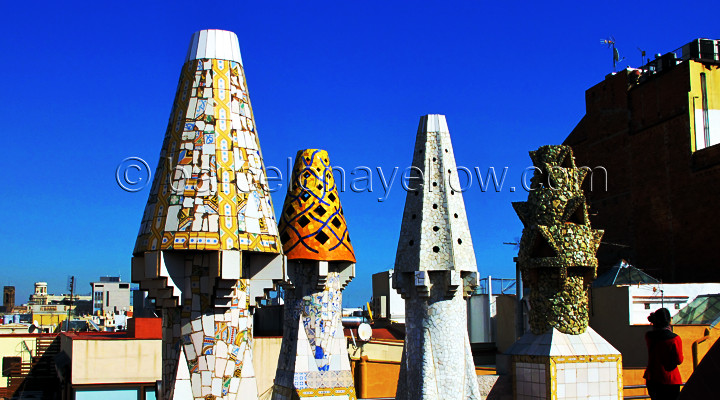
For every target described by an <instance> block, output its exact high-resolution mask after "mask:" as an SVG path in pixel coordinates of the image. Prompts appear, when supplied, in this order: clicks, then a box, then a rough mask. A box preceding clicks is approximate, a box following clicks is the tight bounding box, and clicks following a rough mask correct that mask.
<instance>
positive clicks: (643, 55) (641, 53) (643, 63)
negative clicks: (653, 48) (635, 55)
mask: <svg viewBox="0 0 720 400" xmlns="http://www.w3.org/2000/svg"><path fill="white" fill-rule="evenodd" d="M637 49H638V51H639V52H640V60H641V61H642V62H641V63H640V65H641V66H642V65H645V50H643V49H641V48H639V47H638V48H637Z"/></svg>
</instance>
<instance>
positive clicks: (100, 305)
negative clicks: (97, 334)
mask: <svg viewBox="0 0 720 400" xmlns="http://www.w3.org/2000/svg"><path fill="white" fill-rule="evenodd" d="M90 286H91V287H92V311H93V314H97V313H98V312H101V313H103V314H105V313H114V314H120V313H127V312H128V311H130V310H131V307H130V306H131V304H130V298H131V293H130V283H129V282H122V281H121V280H120V277H118V276H102V277H100V281H99V282H91V283H90Z"/></svg>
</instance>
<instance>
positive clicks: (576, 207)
mask: <svg viewBox="0 0 720 400" xmlns="http://www.w3.org/2000/svg"><path fill="white" fill-rule="evenodd" d="M530 158H531V159H532V161H533V165H534V167H535V171H534V174H533V178H532V180H531V188H532V190H531V191H530V193H529V194H528V200H527V201H526V202H517V203H513V207H514V208H515V211H516V212H517V214H518V217H520V220H521V221H522V223H523V227H524V228H523V234H522V238H521V239H520V250H519V252H518V257H517V263H518V265H519V266H520V269H521V270H522V276H523V282H524V283H525V284H526V285H527V287H529V288H530V313H529V320H530V328H531V329H532V331H533V333H535V334H536V335H539V334H542V333H544V332H545V331H547V330H548V329H550V328H555V329H558V330H559V331H561V332H565V333H569V334H580V333H583V332H584V331H585V329H586V328H587V326H588V318H589V317H588V288H589V286H590V284H591V283H592V281H593V280H594V279H595V274H596V269H597V263H598V262H597V258H596V257H595V253H596V252H597V249H598V246H599V245H600V239H601V238H602V235H603V231H600V230H597V229H592V228H591V227H590V219H589V217H588V212H587V204H586V202H585V194H584V192H583V189H582V183H583V180H584V179H585V177H586V175H587V170H586V169H582V168H577V167H576V166H575V158H574V157H573V153H572V149H571V148H570V147H569V146H542V147H540V148H539V149H537V150H536V151H531V152H530Z"/></svg>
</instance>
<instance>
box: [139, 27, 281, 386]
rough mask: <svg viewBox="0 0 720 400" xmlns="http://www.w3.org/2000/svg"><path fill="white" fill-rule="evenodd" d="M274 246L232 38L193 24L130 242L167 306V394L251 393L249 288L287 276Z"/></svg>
mask: <svg viewBox="0 0 720 400" xmlns="http://www.w3.org/2000/svg"><path fill="white" fill-rule="evenodd" d="M261 253H265V254H268V253H270V254H271V257H275V258H274V259H272V260H270V259H269V258H268V257H267V256H264V257H263V258H262V259H261V258H260V257H261ZM281 253H282V249H281V248H280V241H279V238H278V232H277V226H276V222H275V217H274V212H273V208H272V203H271V199H270V195H269V191H268V186H267V179H266V175H265V167H264V165H263V159H262V155H261V153H260V146H259V142H258V137H257V130H256V128H255V123H254V118H253V114H252V108H251V106H250V99H249V97H248V92H247V86H246V82H245V75H244V71H243V67H242V63H241V58H240V48H239V46H238V41H237V37H236V36H235V34H234V33H232V32H227V31H219V30H205V31H200V32H197V33H195V34H194V35H193V39H192V40H191V44H190V48H189V50H188V57H187V60H186V62H185V65H184V66H183V68H182V71H181V77H180V82H179V84H178V88H177V93H176V96H175V101H174V104H173V108H172V111H171V116H170V121H169V123H168V127H167V131H166V134H165V139H164V141H163V145H162V151H161V153H160V162H159V163H158V167H157V171H156V173H155V178H154V181H153V185H152V188H151V191H150V196H149V199H148V202H147V206H146V208H145V213H144V216H143V219H142V224H141V228H140V233H139V235H138V238H137V241H136V245H135V249H134V252H133V255H134V257H133V281H135V282H138V283H140V287H141V289H143V290H148V291H149V295H150V296H151V297H153V298H155V299H156V304H157V306H158V307H159V308H160V309H161V312H162V315H163V365H162V370H163V377H162V378H163V383H162V390H163V398H165V399H188V400H190V399H203V400H216V399H228V398H233V399H234V398H237V397H238V396H242V398H247V399H257V397H258V393H257V383H256V379H255V373H254V368H253V360H252V315H251V310H250V306H251V304H254V302H253V301H254V299H253V298H251V295H250V293H251V292H250V289H251V285H252V289H253V290H255V292H256V293H262V292H263V290H264V289H265V288H266V285H267V284H268V282H270V283H271V284H272V282H273V281H274V280H276V278H277V280H279V279H282V276H277V277H275V276H270V275H273V274H278V272H277V270H278V266H279V267H282V266H283V265H282V264H283V263H282V262H278V257H282V256H281ZM254 260H260V261H258V262H257V263H254ZM260 264H262V266H272V268H270V267H268V268H267V269H263V270H262V272H263V274H259V273H257V274H255V275H254V276H255V278H254V279H255V280H254V281H253V282H254V283H253V282H250V280H249V279H242V278H244V277H245V276H246V275H247V273H243V266H244V265H249V266H253V265H260ZM262 266H261V267H260V268H261V269H262V268H264V267H262ZM279 269H280V270H282V268H279ZM268 271H269V272H268ZM280 274H283V273H282V271H281V272H280ZM260 275H262V280H260V278H258V276H260ZM254 297H256V296H254Z"/></svg>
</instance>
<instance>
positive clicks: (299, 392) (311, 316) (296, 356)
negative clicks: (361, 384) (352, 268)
mask: <svg viewBox="0 0 720 400" xmlns="http://www.w3.org/2000/svg"><path fill="white" fill-rule="evenodd" d="M289 268H293V269H295V271H292V272H290V275H291V276H293V277H294V279H293V284H294V289H288V290H286V302H285V330H284V333H283V342H282V348H281V351H280V357H279V360H278V369H277V373H276V376H275V387H274V389H273V399H274V400H290V399H298V398H300V399H312V398H316V397H323V398H324V397H325V396H338V397H337V399H343V400H354V399H356V398H357V397H356V395H355V386H354V381H353V376H352V373H351V371H350V359H349V357H348V353H347V342H346V339H345V335H344V334H343V328H342V321H341V319H342V289H343V281H342V279H340V275H339V274H338V273H336V272H330V273H328V277H327V281H326V283H325V285H324V287H323V288H322V289H321V290H318V289H317V286H316V285H317V281H318V275H317V273H316V272H315V268H307V267H306V266H305V265H302V264H298V263H290V265H289Z"/></svg>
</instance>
